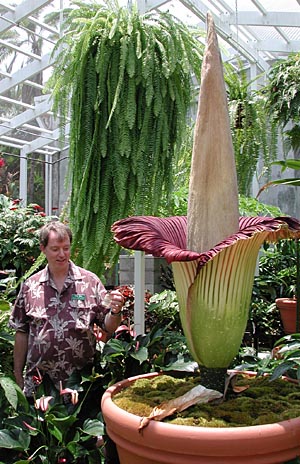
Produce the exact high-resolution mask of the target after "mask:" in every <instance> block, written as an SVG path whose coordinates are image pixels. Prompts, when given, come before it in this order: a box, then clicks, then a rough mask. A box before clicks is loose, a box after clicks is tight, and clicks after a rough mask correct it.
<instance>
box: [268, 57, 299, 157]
mask: <svg viewBox="0 0 300 464" xmlns="http://www.w3.org/2000/svg"><path fill="white" fill-rule="evenodd" d="M265 90H266V99H267V109H268V112H269V115H270V116H271V117H272V118H273V119H275V121H277V122H278V123H279V125H280V126H281V129H282V131H283V135H284V138H285V139H284V148H285V151H286V152H288V151H289V150H290V149H291V148H292V149H294V150H299V148H300V53H292V54H291V55H289V57H288V58H287V59H285V60H280V61H278V62H276V63H275V64H274V65H273V66H272V67H271V69H270V72H269V83H268V85H267V86H266V89H265ZM288 123H292V125H293V127H292V128H291V129H289V130H284V129H286V125H287V124H288Z"/></svg>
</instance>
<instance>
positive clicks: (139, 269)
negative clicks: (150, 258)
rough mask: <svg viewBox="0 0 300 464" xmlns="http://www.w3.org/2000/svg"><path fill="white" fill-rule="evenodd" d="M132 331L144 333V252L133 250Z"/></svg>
mask: <svg viewBox="0 0 300 464" xmlns="http://www.w3.org/2000/svg"><path fill="white" fill-rule="evenodd" d="M134 293H135V297H134V332H135V334H136V335H141V334H144V333H145V253H144V252H143V251H135V252H134Z"/></svg>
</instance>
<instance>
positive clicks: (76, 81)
mask: <svg viewBox="0 0 300 464" xmlns="http://www.w3.org/2000/svg"><path fill="white" fill-rule="evenodd" d="M105 3H106V4H105V5H101V4H100V5H99V3H97V2H83V1H74V2H73V5H74V7H75V8H74V9H73V10H71V11H70V13H69V16H68V19H67V21H66V25H65V29H66V30H65V34H64V36H63V37H62V39H61V40H60V42H59V43H58V44H57V47H56V51H58V50H61V51H60V52H59V53H58V58H57V63H56V66H55V69H54V73H53V76H52V79H51V81H50V82H51V85H52V86H53V96H54V110H55V111H56V112H60V115H61V116H62V117H64V118H65V119H66V117H67V116H68V115H69V111H70V117H71V129H70V164H69V168H70V169H69V172H70V174H69V176H70V182H71V198H70V223H71V226H72V230H73V236H74V241H73V254H74V256H75V259H76V262H77V263H78V264H79V265H82V266H84V267H87V268H89V269H91V270H93V271H94V272H96V273H98V274H99V275H100V274H101V273H102V272H103V270H104V265H105V263H106V264H109V265H112V264H113V263H114V262H115V261H116V259H117V257H118V252H119V250H118V247H117V246H116V245H115V243H114V242H113V241H112V235H111V231H110V228H111V225H112V223H113V222H114V221H116V220H117V219H120V218H121V217H124V216H128V215H131V214H157V212H158V208H159V204H160V201H161V198H162V193H163V192H166V193H167V194H168V192H169V191H171V188H172V165H173V161H174V156H175V150H176V148H178V147H180V143H181V140H182V138H183V136H184V132H185V130H186V126H187V121H186V118H187V112H188V109H189V106H190V104H191V100H192V95H193V94H192V81H191V76H192V74H193V73H194V74H195V75H196V76H200V66H201V57H202V51H203V46H202V45H201V44H200V42H199V41H198V40H197V38H196V36H195V34H194V33H193V32H192V31H191V30H189V29H188V28H187V27H186V26H185V25H184V24H183V23H182V22H181V21H179V20H178V19H176V18H175V17H173V16H171V15H170V14H168V13H159V12H149V13H146V14H144V15H141V14H139V12H138V10H137V8H136V7H135V6H134V7H133V8H132V9H131V10H129V9H127V8H121V7H120V6H119V5H118V2H117V0H111V1H108V2H105ZM70 96H71V97H70ZM70 98H71V103H70V108H71V109H70V108H69V99H70Z"/></svg>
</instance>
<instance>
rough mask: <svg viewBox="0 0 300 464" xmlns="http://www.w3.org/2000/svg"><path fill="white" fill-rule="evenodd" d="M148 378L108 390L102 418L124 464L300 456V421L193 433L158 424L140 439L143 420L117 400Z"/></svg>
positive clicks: (261, 463) (265, 462)
mask: <svg viewBox="0 0 300 464" xmlns="http://www.w3.org/2000/svg"><path fill="white" fill-rule="evenodd" d="M157 375H159V374H157V373H156V374H146V375H144V376H137V377H131V378H129V379H126V380H123V381H122V382H119V383H117V384H115V385H113V386H111V387H110V388H108V389H107V390H106V392H105V393H104V395H103V397H102V413H103V416H104V419H105V422H106V427H107V432H108V435H109V436H110V437H111V438H112V440H113V441H114V442H115V443H116V445H117V448H118V453H119V457H120V462H121V464H163V463H169V464H241V463H243V464H250V463H251V464H276V463H278V464H282V463H284V462H286V461H288V460H291V459H293V458H296V457H297V456H299V455H300V417H299V418H296V419H291V420H286V421H282V422H279V423H275V424H267V425H255V426H252V427H228V428H209V427H207V428H206V427H192V426H181V425H174V424H168V423H163V422H156V421H152V422H150V424H149V425H148V426H147V427H146V428H145V429H143V431H142V433H139V431H138V427H139V424H140V419H141V418H140V417H138V416H135V415H134V414H131V413H128V412H126V411H124V410H122V409H120V408H119V407H118V406H116V405H115V404H114V403H113V401H112V397H113V396H114V395H115V394H116V393H118V392H119V391H120V390H122V389H123V388H125V387H127V386H129V385H130V384H131V383H132V382H134V381H135V380H137V379H139V378H145V377H148V378H153V377H155V376H157Z"/></svg>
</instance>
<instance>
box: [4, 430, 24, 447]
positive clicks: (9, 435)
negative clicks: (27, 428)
mask: <svg viewBox="0 0 300 464" xmlns="http://www.w3.org/2000/svg"><path fill="white" fill-rule="evenodd" d="M29 444H30V436H29V434H28V433H26V432H24V430H6V429H3V430H0V448H6V449H15V450H20V451H24V450H27V449H28V447H29Z"/></svg>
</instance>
